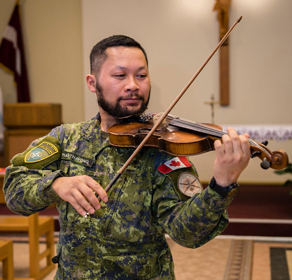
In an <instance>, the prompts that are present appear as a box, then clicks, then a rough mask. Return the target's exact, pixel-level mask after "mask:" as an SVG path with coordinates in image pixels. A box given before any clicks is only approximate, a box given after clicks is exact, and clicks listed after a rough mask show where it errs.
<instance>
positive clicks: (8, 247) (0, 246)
mask: <svg viewBox="0 0 292 280" xmlns="http://www.w3.org/2000/svg"><path fill="white" fill-rule="evenodd" d="M0 261H1V262H2V263H3V266H2V267H3V270H2V277H3V279H7V280H13V279H14V275H13V245H12V241H3V240H0Z"/></svg>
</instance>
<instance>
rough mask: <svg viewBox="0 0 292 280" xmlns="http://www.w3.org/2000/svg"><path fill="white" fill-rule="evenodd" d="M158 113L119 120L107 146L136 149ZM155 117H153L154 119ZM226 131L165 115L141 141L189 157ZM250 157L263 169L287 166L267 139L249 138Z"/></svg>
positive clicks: (210, 146) (208, 148) (282, 153)
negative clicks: (255, 159)
mask: <svg viewBox="0 0 292 280" xmlns="http://www.w3.org/2000/svg"><path fill="white" fill-rule="evenodd" d="M157 116H158V117H159V114H157V115H155V114H149V113H148V114H146V117H145V115H141V116H140V117H137V118H135V117H131V118H128V119H123V120H121V123H119V124H115V125H113V126H111V127H110V128H109V129H108V133H109V141H110V143H111V145H113V146H118V147H127V148H137V147H138V146H139V145H140V143H141V142H142V141H143V140H144V139H145V137H146V136H147V135H148V133H149V131H151V129H152V128H153V126H154V124H155V121H156V120H157ZM155 117H156V118H155ZM224 134H227V132H224V131H222V127H221V126H219V125H216V124H203V123H198V122H191V121H188V120H183V119H180V118H179V117H174V116H171V115H168V116H167V117H166V119H165V122H163V123H161V124H160V125H159V126H158V128H157V129H156V130H155V131H154V132H153V133H152V135H151V137H150V138H149V139H148V140H147V141H146V142H145V144H144V146H145V147H154V148H158V149H159V150H160V151H162V152H165V153H168V154H171V155H174V156H192V155H198V154H202V153H206V152H209V151H213V150H214V141H215V140H217V139H221V138H222V136H223V135H224ZM249 144H250V150H251V157H258V158H260V159H261V160H262V162H261V167H262V168H263V169H268V168H270V167H271V168H273V169H276V170H278V169H283V168H284V167H286V166H287V165H288V162H289V159H288V155H287V153H286V152H285V151H283V150H282V149H279V150H277V151H274V152H271V151H270V150H269V149H267V147H266V145H267V141H265V142H263V143H257V142H255V141H254V140H252V139H249Z"/></svg>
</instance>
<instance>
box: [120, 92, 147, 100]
mask: <svg viewBox="0 0 292 280" xmlns="http://www.w3.org/2000/svg"><path fill="white" fill-rule="evenodd" d="M129 98H136V99H140V100H143V101H144V98H143V97H142V96H140V95H139V94H138V93H135V92H133V93H130V94H128V95H126V96H121V97H119V98H118V101H121V100H126V99H129Z"/></svg>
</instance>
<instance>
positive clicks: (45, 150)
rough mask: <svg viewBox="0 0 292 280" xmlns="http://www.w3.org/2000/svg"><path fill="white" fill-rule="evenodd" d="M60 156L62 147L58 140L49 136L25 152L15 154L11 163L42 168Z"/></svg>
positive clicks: (31, 167)
mask: <svg viewBox="0 0 292 280" xmlns="http://www.w3.org/2000/svg"><path fill="white" fill-rule="evenodd" d="M32 145H33V144H32ZM60 157H61V147H60V145H59V143H58V140H57V139H56V138H54V137H52V136H47V137H45V138H43V139H42V140H41V141H39V143H37V144H36V145H35V146H30V147H29V148H28V149H27V150H26V151H24V152H23V153H21V154H17V155H15V156H14V157H13V158H12V160H11V163H12V164H13V165H15V166H21V165H22V166H26V167H28V168H30V169H42V168H44V167H45V166H46V165H48V164H50V163H52V162H54V161H56V160H58V159H60Z"/></svg>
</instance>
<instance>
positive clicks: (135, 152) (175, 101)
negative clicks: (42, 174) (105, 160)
mask: <svg viewBox="0 0 292 280" xmlns="http://www.w3.org/2000/svg"><path fill="white" fill-rule="evenodd" d="M241 19H242V16H241V17H239V18H238V19H237V20H236V22H235V23H234V24H233V25H232V27H231V28H230V29H229V30H228V31H227V32H226V34H225V35H224V37H223V38H222V39H221V40H220V42H219V43H218V45H217V46H216V48H215V49H214V50H213V52H212V53H211V54H210V55H209V57H208V58H207V59H206V61H205V62H204V63H203V64H202V66H201V67H200V68H199V70H198V71H197V72H196V73H195V75H194V76H193V77H192V78H191V79H190V81H189V82H188V83H187V85H186V86H185V87H184V88H183V89H182V91H181V93H180V94H179V95H178V96H177V97H176V98H175V100H174V101H173V102H172V103H171V104H170V106H169V107H168V109H167V110H166V111H165V112H164V113H163V115H162V116H161V117H160V118H159V119H158V120H157V122H156V123H155V125H154V126H153V128H152V129H151V130H150V131H149V133H148V134H147V135H146V136H145V138H144V139H143V141H142V142H141V143H140V144H139V146H138V147H137V148H136V150H135V151H134V152H133V154H132V155H131V156H130V157H129V158H128V160H127V161H126V162H125V163H124V165H123V166H122V167H121V169H120V170H119V171H118V173H117V174H116V176H115V177H114V178H113V179H112V180H111V182H110V183H109V184H108V185H107V187H106V188H105V191H106V192H108V191H109V190H110V188H111V187H112V186H113V185H114V184H115V182H116V181H117V180H118V178H119V177H120V176H121V174H122V173H123V172H124V171H125V169H126V168H127V167H128V165H129V164H130V163H131V162H132V160H133V159H134V157H135V156H136V155H137V154H138V153H139V151H140V150H141V149H142V148H143V146H144V145H145V144H146V142H147V141H148V139H149V138H150V137H151V135H152V134H153V133H154V132H155V130H156V129H157V128H158V126H159V125H160V124H161V123H162V122H163V120H164V119H165V118H166V116H167V115H168V114H169V112H170V111H171V110H172V109H173V107H174V106H175V105H176V103H177V102H178V101H179V100H180V99H181V97H182V96H183V95H184V93H185V92H186V91H187V89H188V88H189V87H190V85H191V84H192V83H193V81H194V80H195V79H196V78H197V76H198V75H199V74H200V73H201V71H202V70H203V69H204V67H205V66H206V64H207V63H208V62H209V60H210V59H211V58H212V56H213V55H214V54H215V53H216V51H217V50H218V49H219V48H220V47H221V45H222V44H223V43H224V42H225V40H226V39H227V38H228V37H229V35H230V33H231V31H232V30H233V28H234V27H235V26H236V25H237V24H238V23H239V22H240V21H241ZM98 199H99V200H100V198H99V197H98Z"/></svg>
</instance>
